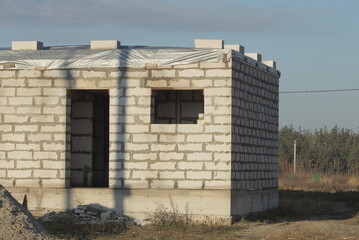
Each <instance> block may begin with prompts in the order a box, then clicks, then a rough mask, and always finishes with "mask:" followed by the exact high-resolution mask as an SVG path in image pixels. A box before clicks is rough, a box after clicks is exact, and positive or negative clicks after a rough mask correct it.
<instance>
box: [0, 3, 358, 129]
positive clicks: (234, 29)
mask: <svg viewBox="0 0 359 240" xmlns="http://www.w3.org/2000/svg"><path fill="white" fill-rule="evenodd" d="M0 3H1V4H0V6H1V7H0V47H9V46H10V45H11V41H13V40H40V41H43V42H44V43H45V45H69V44H89V41H90V40H99V39H118V40H120V41H121V42H122V44H124V45H153V46H180V47H192V46H193V39H195V38H213V39H223V40H225V43H226V44H241V45H243V46H245V47H246V52H258V53H261V54H262V56H263V59H264V60H276V61H277V66H278V69H279V70H280V71H281V73H282V78H281V81H280V90H281V91H291V90H320V89H342V88H359V81H358V76H359V63H358V62H359V61H358V59H359V14H358V13H357V12H358V10H359V1H357V0H343V1H333V0H311V1H309V0H301V1H288V0H151V1H149V0H126V1H121V0H102V1H94V0H62V1H55V0H33V1H27V0H0ZM357 102H359V91H358V92H342V93H316V94H281V95H280V126H284V125H289V124H293V126H295V127H299V126H301V127H302V128H309V129H315V128H320V127H324V126H327V127H332V126H334V125H335V124H337V125H338V126H339V127H345V128H351V129H353V130H358V127H359V111H358V110H357V108H356V106H357Z"/></svg>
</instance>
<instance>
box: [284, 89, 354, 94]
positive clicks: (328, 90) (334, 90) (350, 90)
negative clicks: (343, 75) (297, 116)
mask: <svg viewBox="0 0 359 240" xmlns="http://www.w3.org/2000/svg"><path fill="white" fill-rule="evenodd" d="M353 91H359V88H347V89H327V90H304V91H285V92H279V93H325V92H353Z"/></svg>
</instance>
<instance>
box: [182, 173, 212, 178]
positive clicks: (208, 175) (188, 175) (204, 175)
mask: <svg viewBox="0 0 359 240" xmlns="http://www.w3.org/2000/svg"><path fill="white" fill-rule="evenodd" d="M186 179H212V172H209V171H206V172H204V171H187V172H186Z"/></svg>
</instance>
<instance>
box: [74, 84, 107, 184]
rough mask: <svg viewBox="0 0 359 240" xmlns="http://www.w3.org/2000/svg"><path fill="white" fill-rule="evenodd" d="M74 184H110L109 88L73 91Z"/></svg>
mask: <svg viewBox="0 0 359 240" xmlns="http://www.w3.org/2000/svg"><path fill="white" fill-rule="evenodd" d="M69 96H70V98H71V160H70V186H71V187H108V185H109V95H108V91H107V90H70V91H69Z"/></svg>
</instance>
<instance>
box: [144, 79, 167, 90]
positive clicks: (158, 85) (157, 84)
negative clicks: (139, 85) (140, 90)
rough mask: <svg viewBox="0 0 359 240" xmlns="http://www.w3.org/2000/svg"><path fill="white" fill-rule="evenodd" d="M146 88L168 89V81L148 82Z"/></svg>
mask: <svg viewBox="0 0 359 240" xmlns="http://www.w3.org/2000/svg"><path fill="white" fill-rule="evenodd" d="M146 87H152V88H162V87H167V81H166V80H147V81H146Z"/></svg>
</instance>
